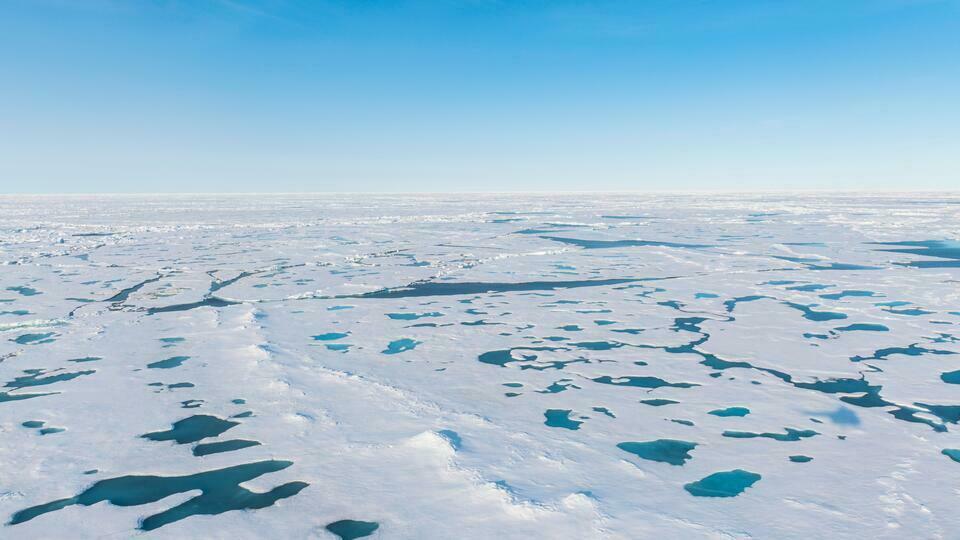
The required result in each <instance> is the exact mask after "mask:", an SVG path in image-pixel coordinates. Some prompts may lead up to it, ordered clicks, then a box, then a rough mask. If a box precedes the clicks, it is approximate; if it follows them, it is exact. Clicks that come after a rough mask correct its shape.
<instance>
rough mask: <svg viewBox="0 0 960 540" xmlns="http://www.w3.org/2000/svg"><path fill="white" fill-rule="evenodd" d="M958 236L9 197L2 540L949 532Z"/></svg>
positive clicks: (342, 203)
mask: <svg viewBox="0 0 960 540" xmlns="http://www.w3.org/2000/svg"><path fill="white" fill-rule="evenodd" d="M958 231H960V195H936V196H934V195H930V194H884V195H863V194H857V195H852V194H848V195H843V194H831V195H813V194H739V195H719V194H699V195H679V194H678V195H667V194H662V195H637V194H633V195H614V194H610V195H587V194H568V195H555V196H545V195H519V194H509V195H507V194H504V195H495V194H490V195H418V196H414V195H269V196H268V195H237V196H207V195H165V196H4V197H2V198H0V385H2V386H3V389H2V391H0V437H2V441H3V442H2V444H0V514H2V515H3V518H4V522H5V523H6V524H5V525H2V526H0V537H3V538H65V537H71V538H100V537H103V538H125V537H131V536H137V537H138V536H140V535H143V536H146V537H155V538H230V539H238V538H338V537H342V538H359V537H361V536H362V537H370V538H416V539H432V538H436V539H449V538H503V539H512V538H581V539H587V538H591V539H592V538H599V539H607V538H609V539H633V538H778V539H783V538H809V537H820V538H957V537H960V513H958V511H957V509H956V508H957V504H958V502H960V435H958V433H960V425H958V422H960V392H958V390H960V386H957V385H958V384H960V326H958V325H960V289H958V283H960V242H958V241H957V240H958V234H960V233H958ZM365 535H369V536H365Z"/></svg>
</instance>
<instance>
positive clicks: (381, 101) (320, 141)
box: [0, 0, 960, 192]
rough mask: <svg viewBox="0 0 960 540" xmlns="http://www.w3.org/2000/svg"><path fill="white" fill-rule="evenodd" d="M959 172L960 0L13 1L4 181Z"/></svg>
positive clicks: (0, 6)
mask: <svg viewBox="0 0 960 540" xmlns="http://www.w3.org/2000/svg"><path fill="white" fill-rule="evenodd" d="M829 188H835V189H884V190H890V189H893V190H896V189H950V188H953V189H960V0H633V1H626V0H596V1H590V0H518V1H507V0H407V1H400V0H398V1H390V0H354V1H341V0H168V1H160V0H154V1H146V0H142V1H138V0H0V192H160V191H212V192H216V191H474V190H666V189H708V190H714V189H716V190H739V189H744V190H746V189H829Z"/></svg>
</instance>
